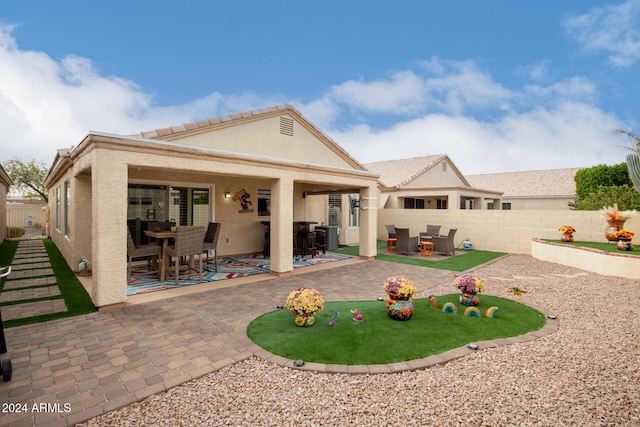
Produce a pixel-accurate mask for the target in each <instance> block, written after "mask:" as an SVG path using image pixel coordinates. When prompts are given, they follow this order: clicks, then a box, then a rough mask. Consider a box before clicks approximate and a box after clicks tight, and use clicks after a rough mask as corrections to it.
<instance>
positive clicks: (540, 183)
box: [466, 168, 580, 210]
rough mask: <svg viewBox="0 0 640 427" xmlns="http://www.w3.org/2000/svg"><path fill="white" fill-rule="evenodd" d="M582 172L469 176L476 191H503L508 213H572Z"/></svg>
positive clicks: (535, 172)
mask: <svg viewBox="0 0 640 427" xmlns="http://www.w3.org/2000/svg"><path fill="white" fill-rule="evenodd" d="M579 170H580V168H566V169H547V170H532V171H523V172H504V173H491V174H481V175H467V176H466V177H467V180H468V181H469V183H471V185H473V186H474V187H479V188H487V189H491V190H494V191H500V192H502V193H503V196H502V209H505V210H509V209H511V210H533V209H538V210H569V209H570V207H569V203H575V202H576V197H577V194H576V180H575V177H576V173H577V172H578V171H579Z"/></svg>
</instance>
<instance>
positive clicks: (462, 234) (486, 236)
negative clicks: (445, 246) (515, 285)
mask: <svg viewBox="0 0 640 427" xmlns="http://www.w3.org/2000/svg"><path fill="white" fill-rule="evenodd" d="M378 215H379V221H378V224H377V229H378V239H380V240H386V239H387V229H386V227H385V225H386V224H394V225H396V226H398V227H409V229H410V232H411V235H413V236H417V235H418V233H419V232H420V231H426V228H427V224H436V225H441V226H442V228H441V229H440V234H447V233H448V231H449V229H450V228H457V229H458V231H457V232H456V235H455V239H454V242H455V245H456V247H458V246H461V243H462V241H463V240H464V239H465V238H467V237H468V238H470V239H471V242H472V243H473V248H474V249H480V250H487V251H496V252H508V253H516V254H531V239H532V238H540V239H556V240H559V239H560V233H559V232H558V228H559V227H561V226H563V225H572V226H573V227H575V228H576V230H577V231H576V233H574V237H575V239H576V240H584V241H589V242H606V239H605V238H604V230H605V228H606V222H605V221H604V220H603V219H602V218H601V217H600V212H598V211H572V210H570V211H556V210H531V211H524V210H523V211H499V210H435V211H434V210H411V209H383V210H381V211H380V212H379V213H378ZM625 228H629V229H631V230H640V216H636V217H635V218H633V219H631V220H629V221H627V223H626V224H625ZM613 248H614V246H613V245H612V249H613Z"/></svg>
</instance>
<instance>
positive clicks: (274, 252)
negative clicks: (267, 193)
mask: <svg viewBox="0 0 640 427" xmlns="http://www.w3.org/2000/svg"><path fill="white" fill-rule="evenodd" d="M270 250H271V271H273V272H275V273H285V272H287V271H292V270H293V179H292V178H288V177H283V178H281V179H278V180H275V181H274V182H273V184H272V186H271V248H270Z"/></svg>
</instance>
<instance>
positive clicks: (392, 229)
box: [386, 224, 396, 239]
mask: <svg viewBox="0 0 640 427" xmlns="http://www.w3.org/2000/svg"><path fill="white" fill-rule="evenodd" d="M386 227H387V233H388V234H389V236H388V238H389V239H395V238H396V228H395V226H394V225H393V224H387V225H386Z"/></svg>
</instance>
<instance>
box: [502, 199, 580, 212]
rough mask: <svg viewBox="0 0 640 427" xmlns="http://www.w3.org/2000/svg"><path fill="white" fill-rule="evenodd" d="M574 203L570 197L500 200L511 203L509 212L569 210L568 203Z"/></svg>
mask: <svg viewBox="0 0 640 427" xmlns="http://www.w3.org/2000/svg"><path fill="white" fill-rule="evenodd" d="M575 201H576V198H575V197H572V196H549V197H512V198H509V197H505V198H503V200H502V202H503V203H511V210H570V209H571V208H570V207H569V202H571V203H575Z"/></svg>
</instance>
